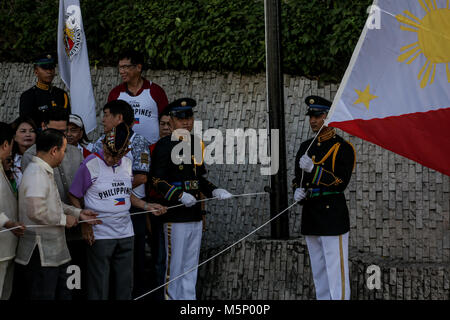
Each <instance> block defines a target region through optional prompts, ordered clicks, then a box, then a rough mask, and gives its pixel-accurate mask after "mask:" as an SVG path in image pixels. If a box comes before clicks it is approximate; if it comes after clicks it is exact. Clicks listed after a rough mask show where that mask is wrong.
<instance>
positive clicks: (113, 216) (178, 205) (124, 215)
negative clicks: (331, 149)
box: [0, 192, 267, 233]
mask: <svg viewBox="0 0 450 320" xmlns="http://www.w3.org/2000/svg"><path fill="white" fill-rule="evenodd" d="M266 193H267V192H256V193H243V194H236V195H232V197H231V198H237V197H249V196H254V195H261V194H266ZM231 198H229V199H231ZM215 199H218V198H217V197H213V198H206V199H201V200H197V201H196V203H197V202H204V201H210V200H215ZM181 206H184V204H182V203H181V204H177V205H174V206H171V207H167V210H169V209H173V208H177V207H181ZM156 211H159V210H156V209H154V210H148V211H141V212H134V213H127V214H123V215H109V216H104V217H101V218H96V219H89V220H82V221H80V222H78V224H80V223H86V222H91V221H98V220H104V219H108V218H120V217H126V216H133V215H138V214H144V213H150V212H156ZM25 227H26V228H48V227H62V225H48V224H46V225H26V226H25ZM19 228H22V226H16V227H13V228H9V229H4V230H0V233H2V232H7V231H11V230H14V229H19Z"/></svg>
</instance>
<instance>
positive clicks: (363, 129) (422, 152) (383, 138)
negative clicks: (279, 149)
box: [329, 108, 450, 176]
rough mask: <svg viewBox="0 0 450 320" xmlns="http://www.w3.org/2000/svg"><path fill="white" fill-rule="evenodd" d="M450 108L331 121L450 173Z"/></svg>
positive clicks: (383, 146)
mask: <svg viewBox="0 0 450 320" xmlns="http://www.w3.org/2000/svg"><path fill="white" fill-rule="evenodd" d="M449 124H450V108H445V109H439V110H434V111H428V112H418V113H411V114H404V115H401V116H395V117H387V118H383V119H370V120H360V119H356V120H350V121H342V122H331V123H330V124H329V126H330V127H335V128H339V129H342V130H344V131H345V132H347V133H349V134H351V135H354V136H357V137H359V138H361V139H364V140H367V141H370V142H372V143H375V144H377V145H379V146H381V147H382V148H385V149H387V150H390V151H393V152H395V153H398V154H399V155H402V156H404V157H406V158H408V159H411V160H413V161H416V162H418V163H420V164H422V165H424V166H426V167H429V168H432V169H434V170H436V171H439V172H442V173H443V174H446V175H448V176H450V130H449Z"/></svg>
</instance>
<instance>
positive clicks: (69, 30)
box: [64, 5, 82, 60]
mask: <svg viewBox="0 0 450 320" xmlns="http://www.w3.org/2000/svg"><path fill="white" fill-rule="evenodd" d="M65 16H66V23H65V27H64V46H65V49H66V53H67V56H68V57H69V59H70V60H72V59H73V57H74V56H75V55H77V54H78V53H79V52H80V50H81V44H82V41H81V35H82V30H81V10H80V7H79V6H75V5H71V6H68V7H67V10H66V14H65Z"/></svg>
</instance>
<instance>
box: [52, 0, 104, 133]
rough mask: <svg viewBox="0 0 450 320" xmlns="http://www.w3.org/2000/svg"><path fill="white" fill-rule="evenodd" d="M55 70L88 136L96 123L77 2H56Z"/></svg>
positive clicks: (85, 46)
mask: <svg viewBox="0 0 450 320" xmlns="http://www.w3.org/2000/svg"><path fill="white" fill-rule="evenodd" d="M58 68H59V73H60V75H61V79H62V80H63V81H64V83H65V84H66V86H67V88H69V91H70V104H71V107H72V113H74V114H77V115H79V116H80V117H81V118H82V119H83V122H84V126H85V128H86V133H89V132H91V131H92V130H94V129H95V128H96V126H97V120H96V116H95V98H94V91H93V89H92V82H91V71H90V69H89V58H88V49H87V43H86V37H85V34H84V27H83V19H82V16H81V8H80V2H79V0H60V1H59V20H58Z"/></svg>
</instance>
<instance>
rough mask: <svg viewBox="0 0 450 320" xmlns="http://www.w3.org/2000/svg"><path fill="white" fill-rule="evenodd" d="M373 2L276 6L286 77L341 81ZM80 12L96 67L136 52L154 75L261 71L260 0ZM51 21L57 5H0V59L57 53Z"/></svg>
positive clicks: (88, 1)
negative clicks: (131, 50) (171, 71)
mask: <svg viewBox="0 0 450 320" xmlns="http://www.w3.org/2000/svg"><path fill="white" fill-rule="evenodd" d="M371 2H372V1H371V0H360V1H356V0H315V1H311V0H284V1H282V4H281V6H282V47H283V67H284V72H285V73H289V74H294V75H306V76H308V77H315V78H318V77H320V78H322V79H325V80H338V79H340V77H342V74H343V72H344V71H345V68H346V66H347V64H348V61H349V60H350V57H351V54H352V52H353V49H354V46H355V45H356V42H357V40H358V37H359V35H360V32H361V30H362V27H363V25H364V22H365V19H366V17H367V13H366V10H367V7H368V6H369V5H370V3H371ZM81 10H82V14H83V22H84V26H85V32H86V37H87V41H88V48H89V57H90V60H91V63H92V64H95V65H115V64H116V63H117V61H116V59H117V58H116V57H117V53H118V52H120V51H121V50H123V49H126V48H134V49H137V50H140V51H143V52H145V53H146V56H147V58H148V61H149V62H150V68H153V69H189V70H200V71H206V70H218V71H238V72H242V73H253V72H263V71H264V70H265V44H264V41H265V37H264V1H263V0H228V1H225V0H184V1H180V0H140V1H139V0H136V1H132V0H114V1H111V0H96V1H94V0H81ZM57 20H58V1H57V0H33V1H30V0H2V1H1V2H0V22H1V26H2V31H1V32H0V59H1V60H2V61H20V62H29V61H31V59H32V57H33V55H34V54H35V53H36V52H40V51H43V50H51V51H56V34H57Z"/></svg>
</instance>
